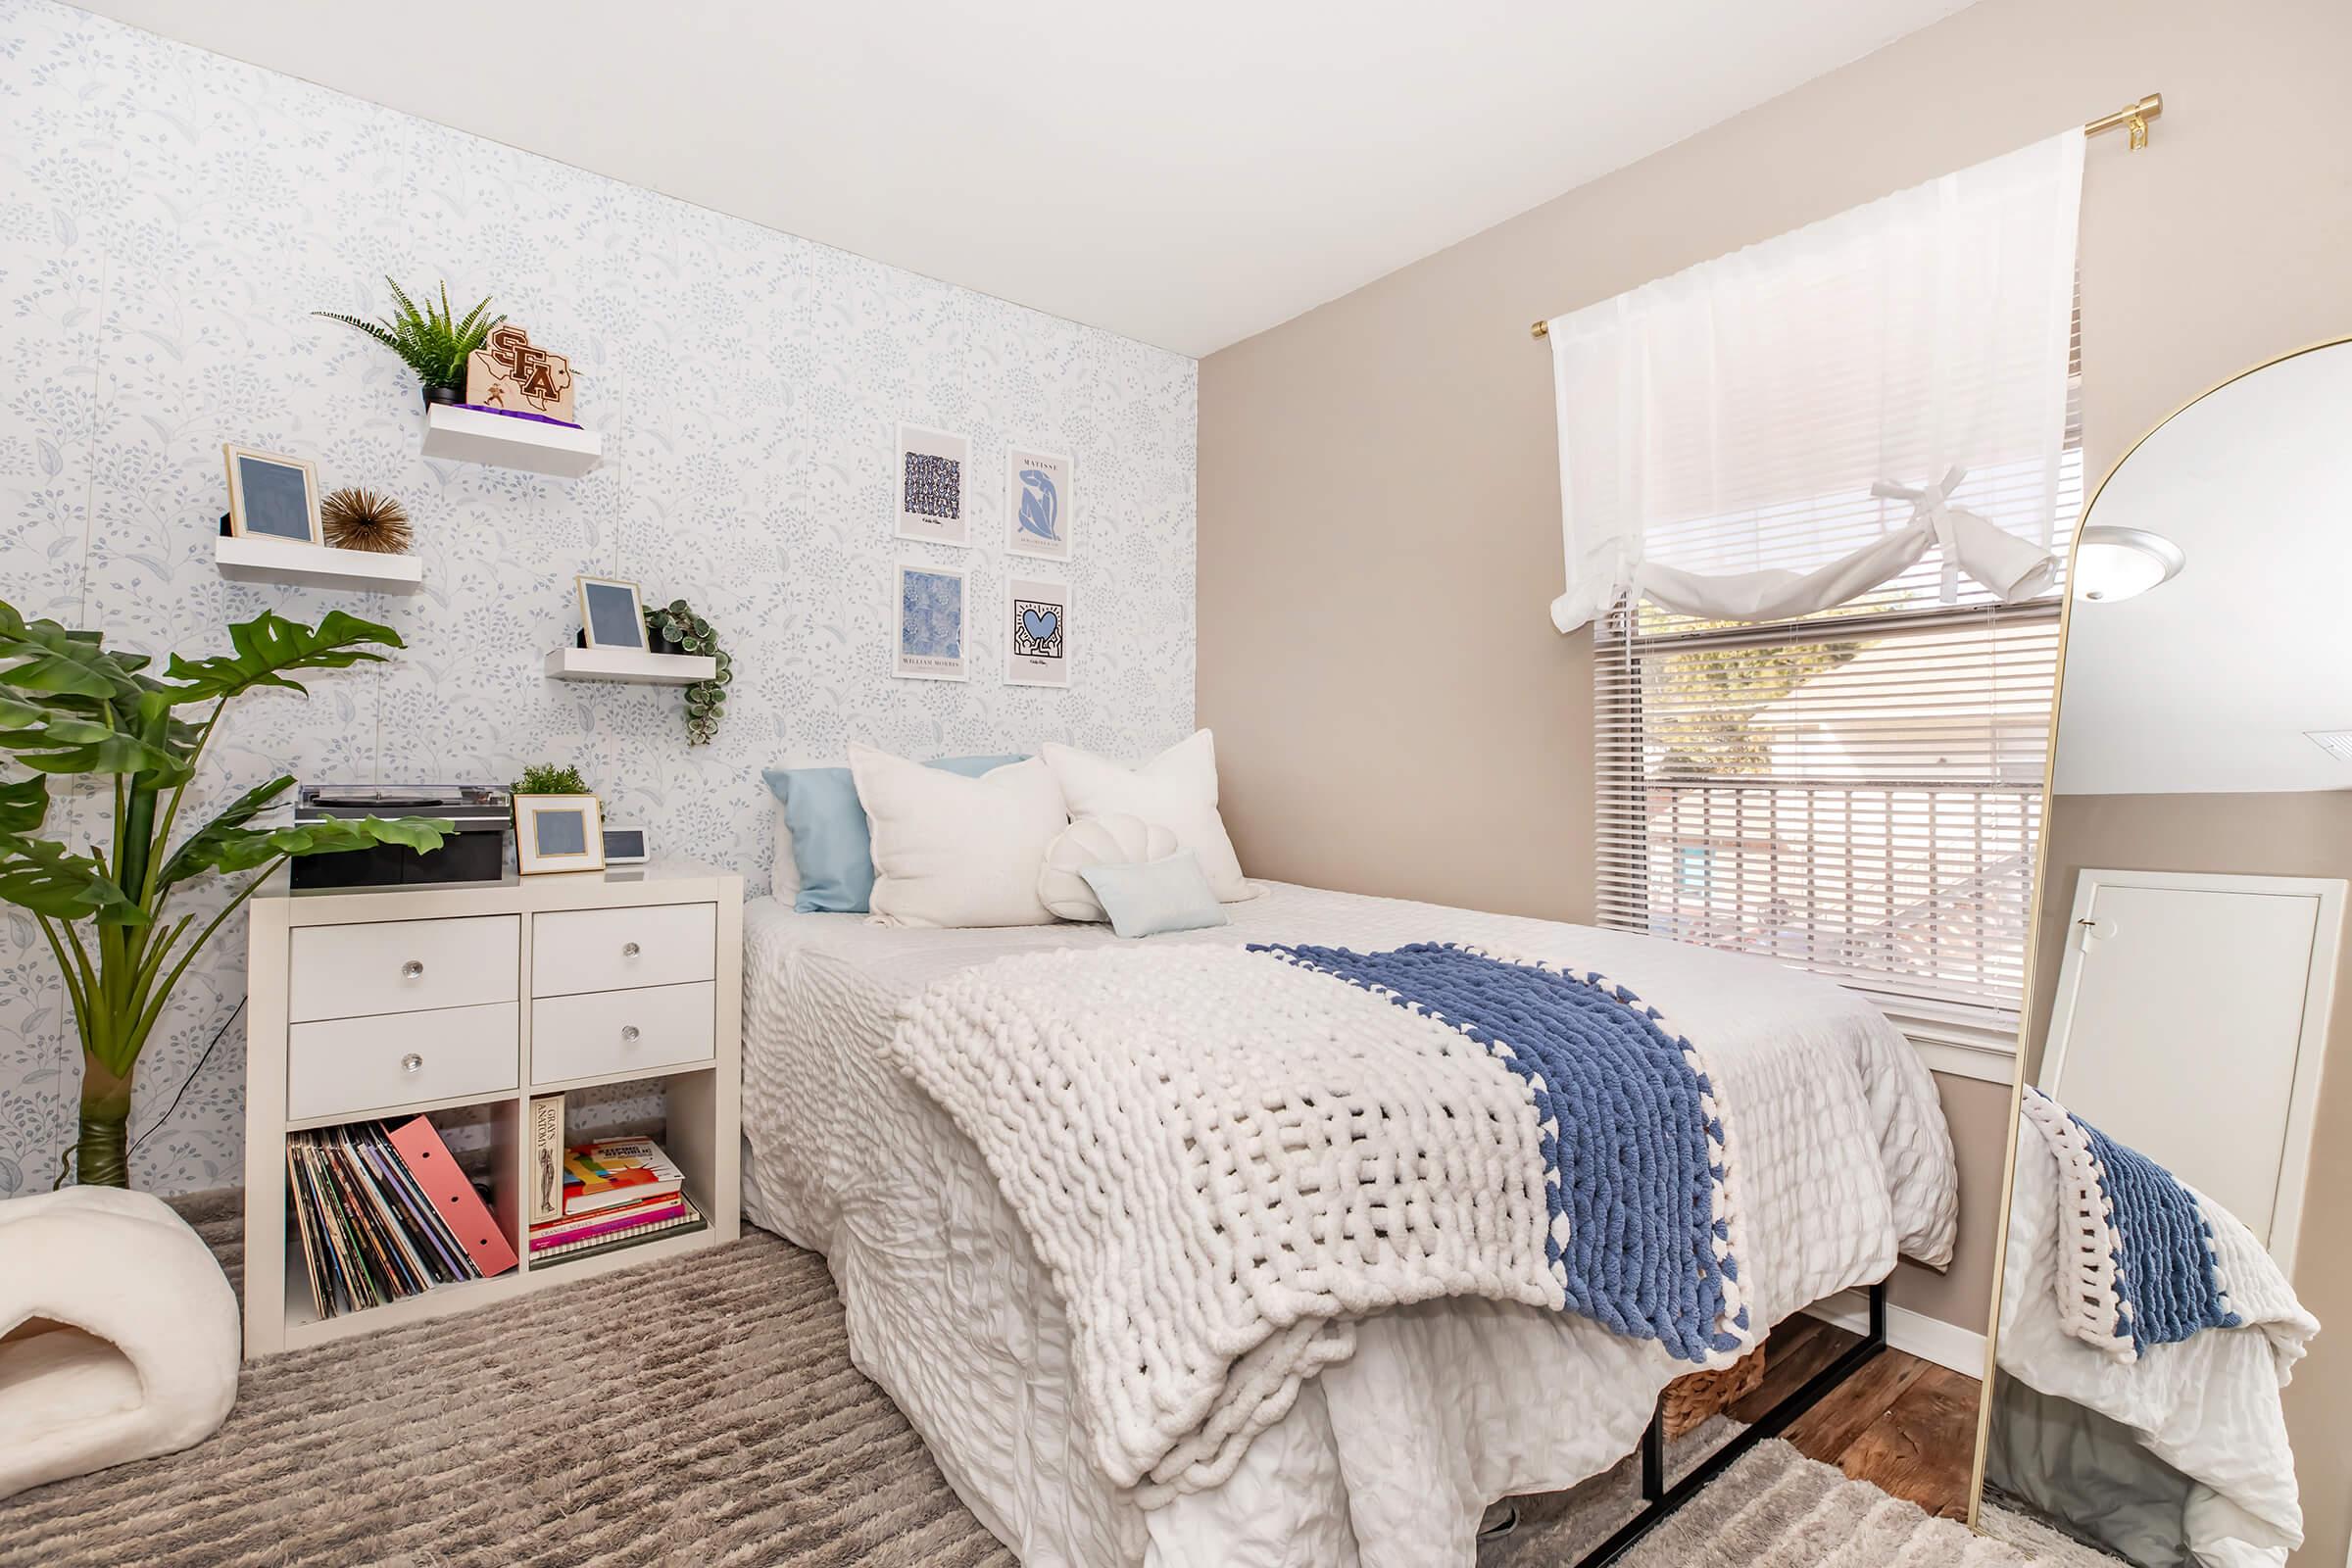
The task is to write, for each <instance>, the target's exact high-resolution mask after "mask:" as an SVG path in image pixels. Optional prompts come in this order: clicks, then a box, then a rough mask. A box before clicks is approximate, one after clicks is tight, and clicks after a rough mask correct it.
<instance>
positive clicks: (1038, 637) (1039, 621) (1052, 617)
mask: <svg viewBox="0 0 2352 1568" xmlns="http://www.w3.org/2000/svg"><path fill="white" fill-rule="evenodd" d="M1060 626H1061V617H1060V616H1059V615H1056V614H1055V613H1054V612H1052V611H1051V610H1049V611H1047V612H1045V613H1043V614H1040V613H1038V612H1036V611H1034V610H1024V611H1022V612H1021V630H1023V631H1025V632H1027V633H1028V634H1029V640H1030V641H1031V642H1033V643H1050V642H1052V641H1053V640H1054V632H1055V631H1056V630H1058V629H1059V628H1060Z"/></svg>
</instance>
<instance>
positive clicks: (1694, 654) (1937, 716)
mask: <svg viewBox="0 0 2352 1568" xmlns="http://www.w3.org/2000/svg"><path fill="white" fill-rule="evenodd" d="M2076 343H2077V349H2076V352H2075V353H2074V354H2073V355H2072V357H2071V358H2072V362H2073V365H2074V368H2075V373H2073V374H2072V375H2070V377H2069V394H2070V395H2069V397H2068V406H2067V418H2066V434H2065V441H2064V445H2063V448H2062V452H2061V456H2060V462H2059V472H2058V482H2057V484H2056V486H2055V500H2056V509H2055V510H2056V515H2055V516H2054V517H2047V518H2046V519H2044V518H2037V519H2035V520H2036V521H2037V522H2038V521H2041V520H2046V521H2047V523H2048V525H2049V527H2050V530H2051V533H2052V535H2054V536H2055V537H2056V538H2057V539H2060V540H2064V539H2067V538H2068V537H2069V536H2070V535H2071V532H2072V530H2073V526H2074V521H2075V516H2076V514H2077V513H2078V512H2079V511H2080V510H2081V507H2082V443H2081V420H2080V417H2079V414H2078V411H2079V408H2080V352H2079V344H2080V337H2079V335H2078V336H2077V338H2076ZM2033 470H2034V466H2033V465H2019V466H2012V467H2011V468H2010V469H2008V470H1988V471H1986V472H1985V473H1982V474H1972V475H1971V476H1970V478H1969V480H1968V481H1967V482H1966V483H1965V484H1964V485H1963V486H1962V487H1961V489H1960V490H1959V491H1958V492H1957V493H1956V494H1955V497H1954V500H1955V503H1956V504H1959V505H1964V506H1966V507H1967V508H1969V510H1971V511H1973V512H1976V513H1978V514H1979V515H1983V516H1985V517H1986V518H1988V519H1989V520H1992V521H1994V522H1996V523H2000V524H2001V525H2002V526H2004V527H2011V528H2015V529H2016V531H2019V532H2026V531H2030V530H2029V528H2028V527H2026V526H2021V525H2023V524H2026V523H2027V521H2028V519H2027V518H2026V517H2024V516H2023V515H2021V513H2023V512H2025V511H2028V510H2031V511H2033V512H2035V513H2039V512H2040V511H2041V509H2042V508H2044V507H2046V506H2048V505H2049V502H2050V499H2051V495H2052V487H2051V485H2050V484H2049V483H2048V482H2047V479H2046V476H2045V475H2044V474H2042V473H2040V472H2038V471H2033ZM1887 505H1888V504H1887V503H1886V502H1884V501H1880V500H1876V499H1874V498H1872V497H1871V496H1870V495H1869V494H1868V493H1867V492H1849V493H1846V494H1842V495H1830V496H1821V497H1812V498H1805V499H1802V500H1798V501H1793V502H1783V503H1779V504H1777V505H1774V506H1772V507H1768V508H1762V509H1756V510H1751V511H1748V512H1745V513H1741V514H1740V515H1731V516H1720V517H1696V518H1692V519H1691V520H1689V521H1688V522H1685V523H1681V524H1676V525H1672V526H1658V525H1653V526H1652V528H1651V530H1650V535H1649V539H1650V549H1651V552H1652V554H1653V555H1656V554H1669V555H1671V554H1692V555H1704V554H1707V553H1708V552H1709V551H1710V550H1714V549H1719V548H1720V546H1721V541H1722V540H1723V539H1724V538H1726V537H1730V536H1734V535H1736V536H1737V537H1739V538H1740V539H1741V540H1742V541H1750V540H1757V539H1762V540H1765V541H1767V543H1766V545H1765V546H1764V549H1763V553H1764V554H1766V555H1767V556H1769V555H1770V554H1771V550H1770V545H1769V541H1770V540H1771V538H1772V537H1773V536H1775V535H1784V534H1785V535H1787V536H1788V537H1790V538H1797V537H1804V538H1811V539H1820V538H1825V537H1826V538H1835V537H1838V536H1841V535H1847V534H1850V535H1852V536H1854V537H1856V538H1867V537H1868V536H1869V535H1870V534H1871V533H1873V532H1875V531H1877V530H1878V529H1880V528H1881V527H1883V526H1884V518H1885V515H1886V509H1887ZM2061 581H2063V563H2062V564H2061ZM1941 587H1942V583H1941V568H1940V567H1939V565H1938V564H1937V563H1936V560H1935V559H1934V558H1933V557H1931V558H1930V559H1928V560H1926V561H1923V562H1922V563H1920V564H1918V565H1916V566H1914V567H1912V568H1911V569H1910V570H1908V571H1906V572H1905V573H1903V574H1902V575H1901V576H1900V577H1898V578H1896V579H1895V580H1893V581H1892V582H1889V583H1887V584H1885V585H1884V586H1882V587H1881V588H1879V589H1877V590H1874V591H1873V592H1871V593H1869V594H1867V595H1865V596H1864V597H1862V598H1860V599H1858V600H1855V601H1852V602H1849V603H1847V604H1844V605H1840V606H1838V607H1837V608H1835V609H1832V610H1827V611H1823V612H1820V613H1815V614H1811V615H1807V616H1803V617H1801V618H1798V619H1794V620H1789V621H1782V622H1778V623H1774V624H1768V625H1754V624H1748V625H1734V624H1729V623H1726V622H1722V621H1708V620H1702V619H1697V618H1694V617H1691V616H1688V615H1678V614H1675V613H1669V612H1666V611H1662V610H1659V609H1658V608H1656V607H1655V606H1653V605H1649V604H1647V603H1638V602H1628V601H1624V600H1621V601H1620V602H1619V603H1618V604H1617V606H1616V608H1615V609H1614V610H1612V611H1611V612H1610V613H1608V614H1607V615H1606V616H1605V617H1604V618H1603V619H1602V620H1601V621H1600V622H1598V623H1597V624H1596V625H1595V628H1594V635H1595V641H1594V670H1595V682H1596V690H1595V704H1594V711H1595V727H1596V734H1595V742H1596V760H1597V763H1598V790H1597V810H1598V824H1597V826H1598V838H1599V842H1598V855H1597V863H1598V871H1599V888H1598V910H1599V920H1600V923H1601V924H1603V925H1606V926H1611V927H1615V928H1617V929H1621V930H1630V931H1639V932H1643V933H1646V934H1649V935H1652V936H1660V937H1667V938H1671V939H1673V940H1676V941H1681V942H1692V943H1698V944H1701V945H1703V946H1707V947H1714V948H1725V949H1730V950H1733V951H1737V952H1742V953H1754V954H1759V955H1762V956H1766V957H1771V958H1777V959H1780V960H1781V961H1783V962H1786V963H1790V964H1794V965H1796V966H1799V967H1802V968H1805V969H1810V970H1813V971H1815V972H1818V973H1821V974H1825V975H1829V976H1833V977H1835V978H1837V979H1838V980H1841V981H1843V982H1845V983H1846V984H1848V985H1850V986H1852V987H1854V988H1855V989H1857V990H1860V991H1862V992H1864V993H1866V994H1868V995H1870V996H1871V997H1872V998H1873V1000H1875V1001H1877V1002H1879V1003H1880V1004H1881V1005H1884V1006H1885V1007H1886V1008H1887V1010H1888V1011H1889V1012H1891V1013H1894V1014H1896V1015H1897V1016H1899V1017H1901V1018H1903V1019H1904V1020H1905V1021H1907V1022H1925V1023H1927V1024H1929V1025H1930V1026H1931V1027H1933V1026H1935V1025H1938V1024H1940V1025H1942V1026H1945V1027H1946V1028H1947V1029H1949V1030H1951V1031H1953V1032H1955V1033H1957V1034H1958V1035H1960V1037H1962V1038H1968V1037H1972V1036H1975V1035H1976V1034H1977V1033H1978V1032H1980V1031H1982V1032H1985V1034H1989V1035H1997V1036H2000V1037H2004V1038H2008V1037H2013V1036H2014V1033H2015V1030H2016V1024H2017V1011H2018V1008H2019V1005H2020V1003H2021V998H2022V993H2023V987H2024V983H2025V958H2026V946H2027V935H2028V932H2029V930H2030V927H2031V919H2032V902H2031V900H2032V891H2033V890H2032V880H2033V870H2034V845H2035V841H2036V838H2037V836H2038V834H2039V833H2040V830H2041V806H2042V798H2041V791H2042V780H2043V772H2044V762H2045V760H2046V758H2047V752H2048V743H2049V721H2050V705H2051V698H2052V693H2053V689H2054V685H2055V677H2056V672H2057V664H2058V624H2059V618H2058V617H2059V610H2060V604H2061V600H2060V597H2059V596H2058V594H2057V593H2053V594H2051V595H2048V596H2046V597H2043V598H2039V599H2035V600H2032V601H2029V602H2026V603H2023V604H2017V605H2003V604H2001V603H1999V602H1998V601H1997V600H1996V599H1995V598H1994V597H1993V596H1992V595H1991V594H1989V593H1988V592H1986V591H1985V590H1984V589H1982V588H1978V587H1976V586H1975V585H1973V584H1967V583H1963V584H1962V585H1961V588H1960V591H1959V592H1958V594H1957V595H1956V598H1955V602H1953V603H1950V604H1946V603H1943V602H1942V595H1941V592H1940V590H1941Z"/></svg>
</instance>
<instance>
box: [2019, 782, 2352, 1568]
mask: <svg viewBox="0 0 2352 1568" xmlns="http://www.w3.org/2000/svg"><path fill="white" fill-rule="evenodd" d="M2085 866H2097V867H2099V868H2101V869H2103V870H2110V871H2215V872H2234V873H2237V874H2239V875H2247V876H2341V877H2352V790H2326V791H2312V792H2299V793H2296V794H2291V795H2061V796H2059V797H2058V798H2057V799H2056V800H2055V801H2053V802H2052V803H2051V808H2050V837H2049V870H2048V874H2047V876H2046V877H2045V879H2044V880H2043V882H2042V886H2041V925H2040V927H2039V929H2038V931H2037V932H2036V933H2035V948H2034V1043H2035V1047H2036V1050H2035V1056H2036V1058H2038V1056H2039V1050H2038V1048H2039V1045H2040V1042H2041V1039H2042V1034H2043V1031H2045V1030H2046V1029H2047V1028H2048V1027H2049V1021H2050V1008H2051V1005H2052V1003H2053V1002H2054V1000H2055V999H2056V996H2057V992H2058V964H2059V960H2060V959H2061V958H2062V957H2063V956H2065V951H2066V932H2067V919H2068V915H2069V913H2070V912H2071V910H2072V909H2073V907H2074V899H2075V878H2076V876H2077V874H2078V873H2079V872H2081V871H2082V869H2083V868H2084V867H2085ZM2309 1192H2310V1195H2311V1198H2310V1204H2309V1207H2308V1209H2307V1210H2306V1212H2305V1215H2304V1219H2303V1234H2302V1236H2301V1237H2300V1238H2299V1239H2298V1241H2297V1244H2296V1250H2295V1256H2296V1258H2297V1260H2298V1261H2297V1264H2296V1268H2295V1294H2296V1295H2298V1296H2300V1297H2301V1298H2302V1299H2303V1304H2304V1305H2305V1306H2307V1307H2309V1308H2310V1309H2311V1312H2312V1315H2313V1316H2315V1317H2317V1318H2318V1319H2319V1320H2320V1323H2321V1334H2320V1337H2319V1339H2318V1340H2317V1341H2315V1342H2314V1343H2313V1345H2312V1350H2311V1355H2310V1357H2309V1358H2308V1359H2306V1360H2305V1361H2304V1363H2303V1364H2302V1365H2301V1366H2300V1367H2298V1368H2297V1369H2296V1371H2295V1381H2294V1382H2293V1383H2292V1384H2291V1385H2289V1386H2288V1388H2287V1391H2286V1426H2287V1435H2288V1436H2289V1437H2290V1438H2291V1439H2292V1440H2293V1442H2294V1446H2295V1470H2296V1474H2297V1477H2298V1479H2299V1480H2300V1481H2301V1482H2302V1485H2303V1512H2304V1526H2305V1530H2306V1532H2307V1534H2308V1536H2309V1539H2310V1542H2311V1544H2310V1545H2309V1546H2307V1547H2306V1548H2305V1549H2304V1550H2303V1551H2302V1552H2301V1553H2299V1554H2298V1555H2297V1557H2296V1558H2295V1561H2296V1563H2297V1564H2298V1565H2308V1564H2314V1563H2324V1564H2326V1565H2327V1568H2335V1565H2336V1564H2338V1563H2341V1562H2342V1561H2343V1560H2344V1541H2345V1538H2346V1533H2347V1532H2348V1531H2352V1251H2348V1250H2346V1249H2345V1247H2344V1245H2343V1241H2344V1236H2345V1229H2346V1227H2345V1220H2344V1199H2345V1196H2346V1195H2347V1194H2352V947H2347V948H2346V950H2345V952H2344V954H2343V955H2342V956H2341V957H2340V959H2339V961H2338V964H2337V970H2336V981H2335V1011H2334V1014H2333V1016H2332V1017H2331V1018H2330V1019H2329V1022H2328V1029H2327V1060H2326V1062H2325V1064H2324V1065H2323V1067H2322V1072H2321V1079H2320V1113H2319V1118H2318V1120H2317V1122H2316V1124H2315V1125H2314V1128H2313V1135H2312V1156H2311V1177H2310V1187H2309ZM2330 1329H2332V1330H2333V1332H2332V1333H2330V1332H2328V1331H2329V1330H2330Z"/></svg>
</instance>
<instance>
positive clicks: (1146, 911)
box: [1078, 850, 1225, 937]
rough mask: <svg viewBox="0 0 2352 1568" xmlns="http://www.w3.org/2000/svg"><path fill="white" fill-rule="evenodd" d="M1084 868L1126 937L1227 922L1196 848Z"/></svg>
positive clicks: (1112, 921) (1081, 871)
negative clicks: (1161, 857)
mask: <svg viewBox="0 0 2352 1568" xmlns="http://www.w3.org/2000/svg"><path fill="white" fill-rule="evenodd" d="M1078 874H1079V875H1080V876H1082V877H1084V878H1086V885H1087V886H1088V887H1090V888H1093V889H1094V890H1095V898H1096V899H1097V900H1098V901H1100V902H1101V904H1102V906H1103V912H1104V913H1105V914H1107V915H1109V916H1110V928H1111V929H1112V930H1113V931H1116V932H1117V933H1118V934H1119V935H1121V936H1123V937H1154V936H1157V935H1159V934H1160V933H1161V932H1162V931H1200V930H1203V929H1205V928H1206V927H1209V926H1212V925H1223V924H1224V923H1225V907H1224V906H1223V905H1221V904H1219V903H1218V902H1217V895H1216V890H1215V889H1213V888H1211V887H1210V886H1209V885H1208V878H1207V877H1205V876H1203V875H1201V862H1200V861H1199V860H1197V859H1195V858H1193V852H1192V851H1190V850H1178V851H1177V852H1176V853H1175V854H1174V855H1171V856H1169V857H1167V858H1165V859H1160V860H1144V861H1140V862H1139V861H1134V860H1129V861H1126V862H1124V863H1120V864H1112V863H1110V862H1108V861H1105V862H1103V863H1102V864H1100V865H1084V866H1080V867H1079V868H1078Z"/></svg>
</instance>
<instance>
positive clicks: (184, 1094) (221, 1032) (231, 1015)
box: [123, 997, 245, 1159]
mask: <svg viewBox="0 0 2352 1568" xmlns="http://www.w3.org/2000/svg"><path fill="white" fill-rule="evenodd" d="M244 1010H245V999H244V998H243V997H239V998H238V999H237V1005H235V1006H234V1007H231V1008H230V1009H229V1010H228V1016H227V1017H226V1018H223V1019H221V1027H220V1028H218V1029H216V1030H214V1031H213V1043H212V1044H211V1045H209V1046H207V1047H205V1048H204V1054H203V1055H201V1056H198V1057H197V1058H196V1065H195V1066H193V1067H190V1068H189V1069H188V1075H187V1077H185V1078H183V1079H181V1080H180V1085H179V1093H177V1094H175V1095H173V1096H172V1103H171V1104H169V1105H167V1106H165V1107H164V1113H163V1114H162V1115H161V1116H158V1117H156V1118H155V1121H154V1123H153V1124H152V1125H150V1126H149V1127H148V1129H147V1130H146V1131H145V1132H143V1133H141V1134H139V1136H138V1140H137V1142H136V1143H133V1144H132V1145H131V1146H130V1152H131V1153H132V1154H135V1153H137V1152H139V1148H140V1146H141V1145H143V1144H145V1143H146V1142H147V1140H148V1139H150V1138H153V1137H154V1136H155V1135H156V1134H157V1133H159V1132H161V1131H163V1127H164V1123H166V1122H168V1121H170V1120H171V1119H172V1112H173V1111H175V1110H177V1109H179V1103H180V1102H181V1101H183V1100H185V1099H187V1098H188V1089H189V1087H190V1086H191V1085H193V1084H194V1083H195V1082H196V1075H197V1074H198V1073H200V1072H202V1071H204V1064H205V1063H206V1062H208V1061H210V1060H212V1059H213V1053H214V1052H215V1051H218V1050H219V1049H220V1048H221V1039H222V1038H223V1037H224V1036H226V1035H227V1033H228V1026H229V1025H230V1024H232V1023H235V1022H236V1021H237V1014H239V1013H241V1012H243V1011H244ZM123 1157H124V1158H125V1159H127V1158H128V1157H129V1155H127V1154H126V1155H124V1156H123Z"/></svg>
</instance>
